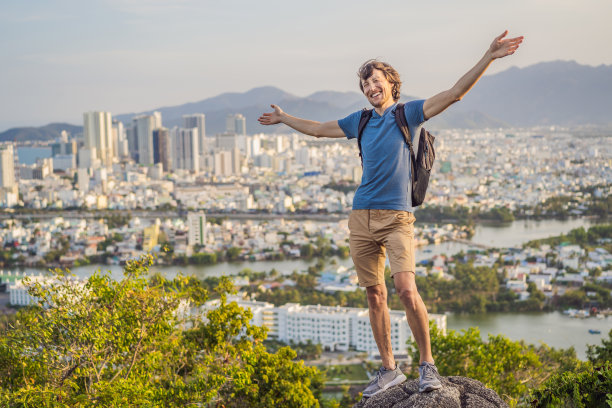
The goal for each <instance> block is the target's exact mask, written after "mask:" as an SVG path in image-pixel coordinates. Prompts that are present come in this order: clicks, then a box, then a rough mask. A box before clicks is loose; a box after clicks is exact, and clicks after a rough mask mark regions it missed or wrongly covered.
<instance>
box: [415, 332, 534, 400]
mask: <svg viewBox="0 0 612 408" xmlns="http://www.w3.org/2000/svg"><path fill="white" fill-rule="evenodd" d="M430 335H431V349H432V352H433V354H434V356H436V366H437V367H438V370H439V372H440V374H441V375H443V376H449V375H459V376H464V377H470V378H473V379H476V380H478V381H481V382H482V383H484V384H485V385H486V386H487V387H489V388H492V389H493V390H495V391H496V392H497V393H499V394H500V395H501V396H503V397H505V398H506V399H509V400H514V401H516V400H517V399H518V398H520V397H521V396H523V395H525V394H526V393H527V390H528V389H529V386H530V385H532V384H531V383H530V381H531V380H532V378H533V377H534V376H535V374H537V373H538V371H539V369H540V366H541V363H540V361H539V359H538V356H537V354H536V353H535V352H534V351H533V350H530V349H529V348H528V347H526V346H525V345H524V344H522V343H519V342H515V341H511V340H509V339H508V338H506V337H504V336H502V335H498V336H493V335H489V338H488V341H483V340H482V339H481V337H480V331H479V330H478V328H474V327H472V328H470V329H468V330H467V331H462V333H457V332H455V331H453V330H450V331H449V332H448V334H447V335H446V336H444V335H443V334H442V332H441V331H439V330H438V328H437V327H436V326H435V325H432V327H431V330H430ZM408 352H409V353H410V354H412V358H413V365H414V367H413V368H414V369H416V364H418V362H419V352H418V347H416V343H415V342H414V341H413V340H409V342H408Z"/></svg>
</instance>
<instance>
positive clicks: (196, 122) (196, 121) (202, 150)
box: [183, 113, 208, 156]
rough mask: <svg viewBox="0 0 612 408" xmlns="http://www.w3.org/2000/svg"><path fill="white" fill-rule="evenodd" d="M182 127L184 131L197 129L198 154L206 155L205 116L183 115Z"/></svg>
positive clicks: (196, 114)
mask: <svg viewBox="0 0 612 408" xmlns="http://www.w3.org/2000/svg"><path fill="white" fill-rule="evenodd" d="M183 127H184V128H185V129H192V128H197V129H198V134H199V140H198V142H199V154H200V156H201V155H204V154H207V153H208V143H207V140H206V115H204V114H203V113H194V114H191V115H183Z"/></svg>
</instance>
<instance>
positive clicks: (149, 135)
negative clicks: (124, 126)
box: [132, 112, 161, 164]
mask: <svg viewBox="0 0 612 408" xmlns="http://www.w3.org/2000/svg"><path fill="white" fill-rule="evenodd" d="M156 113H157V112H156ZM159 118H161V116H159ZM159 118H158V117H156V116H154V115H141V116H136V117H135V118H133V119H132V125H133V126H132V131H133V132H134V134H133V135H132V137H133V139H134V141H133V144H135V145H136V146H137V151H138V157H137V161H138V163H140V164H153V163H155V161H154V156H153V130H154V129H156V128H158V127H161V126H157V123H158V119H159Z"/></svg>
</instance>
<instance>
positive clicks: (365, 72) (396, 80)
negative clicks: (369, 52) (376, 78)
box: [357, 59, 402, 102]
mask: <svg viewBox="0 0 612 408" xmlns="http://www.w3.org/2000/svg"><path fill="white" fill-rule="evenodd" d="M375 69H377V70H379V71H382V73H383V74H385V78H387V81H389V83H390V84H391V96H392V97H393V100H394V101H395V102H397V101H399V99H400V88H401V87H402V81H401V80H400V76H399V74H398V73H397V71H396V70H395V68H393V67H392V66H391V65H389V64H387V63H386V62H382V61H379V60H377V59H371V60H367V61H366V62H364V63H363V64H362V65H361V67H359V70H358V71H357V76H358V77H359V88H360V89H361V92H363V84H362V83H361V81H365V80H367V79H368V78H370V77H371V76H372V73H373V72H374V70H375Z"/></svg>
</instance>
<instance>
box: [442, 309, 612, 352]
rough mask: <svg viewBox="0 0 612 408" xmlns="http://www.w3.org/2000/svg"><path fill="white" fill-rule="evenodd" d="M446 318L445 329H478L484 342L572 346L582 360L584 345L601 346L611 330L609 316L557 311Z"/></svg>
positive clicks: (450, 315)
mask: <svg viewBox="0 0 612 408" xmlns="http://www.w3.org/2000/svg"><path fill="white" fill-rule="evenodd" d="M447 319H448V320H447V327H448V329H452V330H456V331H460V330H467V329H468V328H470V327H474V326H477V327H479V328H480V334H481V337H482V338H483V339H486V338H487V337H488V334H489V333H491V334H493V335H497V334H503V335H504V336H506V337H508V338H509V339H511V340H524V341H525V343H527V344H534V345H539V344H541V343H545V344H548V345H549V346H551V347H555V348H564V349H566V348H569V347H571V346H574V348H575V349H576V355H577V356H578V358H580V359H581V360H586V350H587V344H597V345H601V340H602V339H604V338H608V332H609V331H610V329H612V316H608V317H606V318H604V319H597V318H594V317H590V318H587V319H580V318H572V317H569V316H566V315H564V314H563V313H560V312H552V313H483V314H469V315H468V314H449V315H448V317H447ZM589 329H595V330H600V331H601V334H590V333H589Z"/></svg>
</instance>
